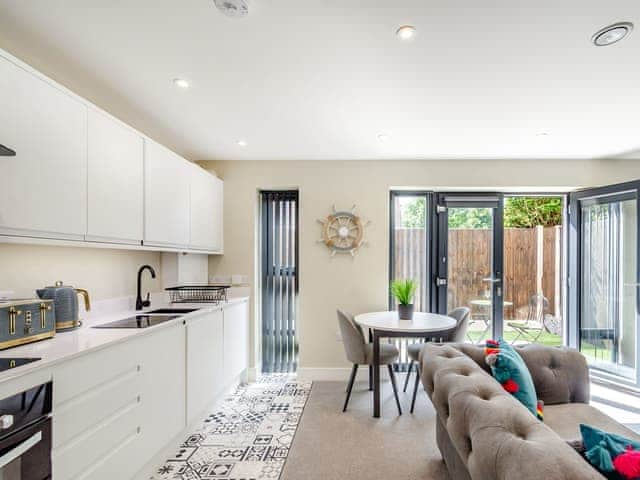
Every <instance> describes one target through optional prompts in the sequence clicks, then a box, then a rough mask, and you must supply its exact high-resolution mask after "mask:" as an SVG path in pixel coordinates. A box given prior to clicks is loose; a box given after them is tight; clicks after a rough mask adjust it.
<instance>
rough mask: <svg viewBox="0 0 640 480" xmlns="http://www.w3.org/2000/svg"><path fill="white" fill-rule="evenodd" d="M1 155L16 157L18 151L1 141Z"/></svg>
mask: <svg viewBox="0 0 640 480" xmlns="http://www.w3.org/2000/svg"><path fill="white" fill-rule="evenodd" d="M0 156H1V157H15V156H16V151H15V150H11V149H10V148H9V147H5V146H4V145H2V144H1V143H0Z"/></svg>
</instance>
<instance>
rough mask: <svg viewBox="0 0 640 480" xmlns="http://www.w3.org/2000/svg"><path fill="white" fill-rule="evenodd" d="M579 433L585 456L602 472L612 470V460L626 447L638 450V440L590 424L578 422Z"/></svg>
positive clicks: (639, 447)
mask: <svg viewBox="0 0 640 480" xmlns="http://www.w3.org/2000/svg"><path fill="white" fill-rule="evenodd" d="M580 434H581V435H582V443H584V448H585V454H584V455H585V457H587V460H589V462H591V465H593V466H594V467H596V468H597V469H598V470H600V471H601V472H604V473H609V472H614V471H615V468H614V466H613V460H615V458H616V457H617V456H618V455H620V454H621V453H624V452H625V451H626V450H627V448H628V447H630V448H631V449H633V450H640V442H636V441H634V440H630V439H628V438H625V437H623V436H621V435H616V434H615V433H607V432H603V431H602V430H600V429H597V428H595V427H592V426H590V425H585V424H583V423H581V424H580Z"/></svg>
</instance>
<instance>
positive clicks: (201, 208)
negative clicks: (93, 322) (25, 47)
mask: <svg viewBox="0 0 640 480" xmlns="http://www.w3.org/2000/svg"><path fill="white" fill-rule="evenodd" d="M0 144H2V145H5V146H6V147H8V148H11V149H13V150H15V151H16V152H17V155H16V156H13V157H0V239H1V238H2V236H3V235H6V236H11V237H23V238H22V239H21V240H18V241H21V242H32V241H33V240H31V239H39V240H38V242H40V241H41V239H45V240H51V242H52V243H54V244H57V243H56V242H57V241H59V240H71V241H82V240H85V241H88V242H100V243H101V244H104V245H106V244H112V243H114V244H115V243H117V244H124V245H131V248H135V247H136V246H137V247H139V246H140V244H141V242H142V243H143V245H144V246H149V247H151V248H156V249H161V250H168V251H176V250H179V251H196V252H203V253H204V252H207V253H212V252H216V253H221V252H222V233H223V232H222V184H223V182H222V181H221V180H219V179H217V178H216V177H215V176H213V175H210V174H209V173H208V172H206V171H205V170H203V169H201V168H199V167H197V166H195V165H193V164H191V163H190V162H188V161H187V160H185V159H184V158H182V157H180V156H179V155H177V154H175V153H174V152H172V151H170V150H169V149H167V148H165V147H163V146H162V145H160V144H158V143H156V142H154V141H152V140H150V139H147V138H146V137H145V136H144V135H142V134H141V133H139V132H137V131H136V130H135V129H133V128H131V127H129V126H127V125H126V124H123V123H122V122H120V121H118V120H117V119H115V118H113V117H111V116H109V115H108V114H106V113H104V112H102V111H101V110H100V109H98V108H97V107H95V106H94V105H92V104H91V103H90V102H88V101H86V100H84V99H82V98H80V97H77V96H76V95H74V94H73V93H71V92H69V91H67V90H65V89H64V87H61V86H60V85H57V84H56V83H55V82H53V81H52V80H49V79H47V78H46V77H44V76H42V75H40V74H38V73H37V72H35V71H33V70H32V69H31V68H30V67H28V66H27V65H25V64H23V63H22V62H20V61H19V60H18V59H16V58H14V57H12V56H11V55H9V54H8V53H6V52H3V51H2V50H0ZM11 241H16V239H15V238H12V239H11ZM71 244H73V242H72V243H71ZM94 245H95V243H94Z"/></svg>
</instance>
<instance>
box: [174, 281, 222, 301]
mask: <svg viewBox="0 0 640 480" xmlns="http://www.w3.org/2000/svg"><path fill="white" fill-rule="evenodd" d="M229 287H230V285H180V286H178V287H169V288H166V289H165V290H166V291H167V292H169V300H170V301H171V303H213V304H216V305H217V304H219V303H221V302H226V301H227V290H228V289H229Z"/></svg>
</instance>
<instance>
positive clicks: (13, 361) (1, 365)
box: [0, 357, 40, 372]
mask: <svg viewBox="0 0 640 480" xmlns="http://www.w3.org/2000/svg"><path fill="white" fill-rule="evenodd" d="M38 360H40V358H38V357H33V358H0V372H4V371H5V370H11V369H12V368H16V367H21V366H22V365H26V364H27V363H31V362H37V361H38Z"/></svg>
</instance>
